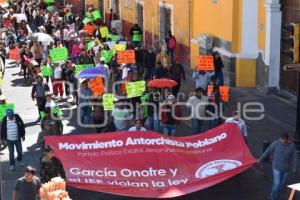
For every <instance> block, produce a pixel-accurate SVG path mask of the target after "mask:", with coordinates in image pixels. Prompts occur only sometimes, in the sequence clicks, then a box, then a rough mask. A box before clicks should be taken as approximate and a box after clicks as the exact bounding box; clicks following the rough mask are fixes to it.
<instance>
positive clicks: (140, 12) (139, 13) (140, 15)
mask: <svg viewBox="0 0 300 200" xmlns="http://www.w3.org/2000/svg"><path fill="white" fill-rule="evenodd" d="M135 21H136V23H137V24H138V25H139V27H141V29H142V30H144V27H143V26H144V7H143V5H142V4H140V3H138V4H136V20H135Z"/></svg>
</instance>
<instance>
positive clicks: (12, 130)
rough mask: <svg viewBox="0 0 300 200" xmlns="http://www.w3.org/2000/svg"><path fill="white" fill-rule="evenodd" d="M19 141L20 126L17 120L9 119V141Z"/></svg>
mask: <svg viewBox="0 0 300 200" xmlns="http://www.w3.org/2000/svg"><path fill="white" fill-rule="evenodd" d="M18 139H19V136H18V126H17V122H16V119H15V118H14V119H13V120H9V119H7V140H10V141H17V140H18Z"/></svg>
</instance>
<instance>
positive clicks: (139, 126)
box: [128, 119, 147, 132]
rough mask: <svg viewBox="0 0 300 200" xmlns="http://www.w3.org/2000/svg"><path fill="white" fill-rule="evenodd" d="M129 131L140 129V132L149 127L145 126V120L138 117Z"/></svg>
mask: <svg viewBox="0 0 300 200" xmlns="http://www.w3.org/2000/svg"><path fill="white" fill-rule="evenodd" d="M128 131H139V132H141V131H147V129H146V128H145V127H143V120H141V119H137V120H135V126H133V127H131V128H130V129H128Z"/></svg>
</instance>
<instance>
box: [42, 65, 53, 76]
mask: <svg viewBox="0 0 300 200" xmlns="http://www.w3.org/2000/svg"><path fill="white" fill-rule="evenodd" d="M41 72H42V75H43V77H49V76H52V74H53V70H52V67H50V66H48V65H46V66H42V68H41Z"/></svg>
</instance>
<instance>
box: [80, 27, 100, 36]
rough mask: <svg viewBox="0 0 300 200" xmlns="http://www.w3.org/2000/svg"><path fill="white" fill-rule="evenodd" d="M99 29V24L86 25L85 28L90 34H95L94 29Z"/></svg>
mask: <svg viewBox="0 0 300 200" xmlns="http://www.w3.org/2000/svg"><path fill="white" fill-rule="evenodd" d="M96 29H97V26H94V25H85V26H84V27H83V30H84V31H86V33H87V34H88V35H93V33H94V31H95V30H96Z"/></svg>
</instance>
